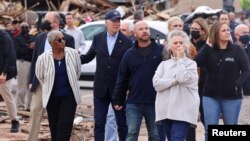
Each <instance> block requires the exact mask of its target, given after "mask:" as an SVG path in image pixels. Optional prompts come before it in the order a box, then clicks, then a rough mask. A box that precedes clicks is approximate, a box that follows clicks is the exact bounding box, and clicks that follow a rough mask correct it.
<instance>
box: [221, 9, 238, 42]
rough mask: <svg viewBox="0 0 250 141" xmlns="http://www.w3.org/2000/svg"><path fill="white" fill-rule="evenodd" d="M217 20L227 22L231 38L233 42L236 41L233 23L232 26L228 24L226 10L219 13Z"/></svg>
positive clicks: (228, 19)
mask: <svg viewBox="0 0 250 141" xmlns="http://www.w3.org/2000/svg"><path fill="white" fill-rule="evenodd" d="M219 22H221V23H225V24H227V25H228V26H229V29H230V35H231V39H232V41H233V42H235V41H236V39H235V37H234V28H235V25H232V27H231V26H230V18H229V14H228V13H226V12H222V13H220V16H219Z"/></svg>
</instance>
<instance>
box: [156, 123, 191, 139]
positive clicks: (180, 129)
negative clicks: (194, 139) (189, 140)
mask: <svg viewBox="0 0 250 141" xmlns="http://www.w3.org/2000/svg"><path fill="white" fill-rule="evenodd" d="M157 127H158V130H159V134H160V141H165V140H166V138H167V139H168V141H184V140H185V139H186V137H187V133H188V131H189V130H190V123H188V122H184V121H178V120H171V119H164V120H161V121H157Z"/></svg>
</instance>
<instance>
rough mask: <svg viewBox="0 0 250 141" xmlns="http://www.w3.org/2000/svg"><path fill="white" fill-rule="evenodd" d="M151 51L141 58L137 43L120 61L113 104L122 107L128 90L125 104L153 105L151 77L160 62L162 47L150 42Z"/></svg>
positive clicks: (152, 41) (153, 92) (154, 94)
mask: <svg viewBox="0 0 250 141" xmlns="http://www.w3.org/2000/svg"><path fill="white" fill-rule="evenodd" d="M151 45H152V51H151V53H150V54H149V55H148V56H146V57H143V56H142V55H141V54H140V53H139V52H138V43H137V41H136V42H135V44H134V47H132V48H130V49H129V50H128V51H127V52H126V54H125V55H124V57H123V59H122V63H121V65H120V68H119V73H118V78H117V83H116V86H115V89H114V94H113V102H114V103H113V104H114V105H123V104H124V103H125V99H126V92H127V90H128V92H129V94H128V98H127V103H140V104H154V103H155V97H156V91H155V89H154V87H153V82H152V79H153V76H154V74H155V70H156V69H157V67H158V65H159V64H160V62H161V61H162V51H163V46H162V45H160V44H157V43H156V42H155V41H154V40H151Z"/></svg>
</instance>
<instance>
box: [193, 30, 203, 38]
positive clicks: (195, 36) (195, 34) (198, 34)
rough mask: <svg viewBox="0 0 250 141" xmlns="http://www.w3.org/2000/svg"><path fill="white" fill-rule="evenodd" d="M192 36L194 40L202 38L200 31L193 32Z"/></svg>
mask: <svg viewBox="0 0 250 141" xmlns="http://www.w3.org/2000/svg"><path fill="white" fill-rule="evenodd" d="M191 36H192V38H193V39H198V38H200V37H201V35H200V31H191Z"/></svg>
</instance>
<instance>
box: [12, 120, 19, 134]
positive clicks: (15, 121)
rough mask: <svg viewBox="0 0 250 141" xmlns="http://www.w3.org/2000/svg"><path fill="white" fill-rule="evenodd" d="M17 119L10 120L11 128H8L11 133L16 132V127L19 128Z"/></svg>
mask: <svg viewBox="0 0 250 141" xmlns="http://www.w3.org/2000/svg"><path fill="white" fill-rule="evenodd" d="M19 126H20V124H19V121H17V120H12V121H11V129H10V132H11V133H17V132H18V129H19Z"/></svg>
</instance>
